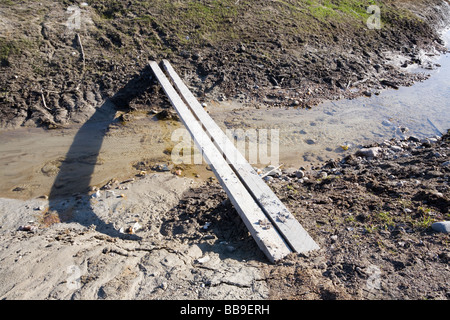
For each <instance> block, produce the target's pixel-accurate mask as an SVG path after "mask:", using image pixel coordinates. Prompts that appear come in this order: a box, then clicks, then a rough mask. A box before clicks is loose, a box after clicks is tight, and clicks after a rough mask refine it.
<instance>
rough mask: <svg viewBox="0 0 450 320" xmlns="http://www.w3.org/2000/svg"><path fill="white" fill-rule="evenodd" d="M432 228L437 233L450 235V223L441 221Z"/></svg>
mask: <svg viewBox="0 0 450 320" xmlns="http://www.w3.org/2000/svg"><path fill="white" fill-rule="evenodd" d="M431 228H432V229H433V230H434V231H436V232H442V233H450V221H439V222H435V223H433V224H432V225H431Z"/></svg>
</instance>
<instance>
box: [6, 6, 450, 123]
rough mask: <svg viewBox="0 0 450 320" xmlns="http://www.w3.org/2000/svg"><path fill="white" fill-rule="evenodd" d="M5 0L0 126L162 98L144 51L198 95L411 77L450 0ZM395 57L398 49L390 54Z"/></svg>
mask: <svg viewBox="0 0 450 320" xmlns="http://www.w3.org/2000/svg"><path fill="white" fill-rule="evenodd" d="M376 3H377V4H378V5H379V6H380V10H381V23H382V24H381V29H379V30H377V29H375V30H370V29H369V28H368V27H367V25H366V21H367V19H369V18H370V14H368V13H367V12H366V8H367V7H368V5H369V4H372V2H370V1H355V0H352V1H347V2H340V1H334V2H329V1H324V0H317V1H312V2H305V1H272V2H267V1H251V2H247V1H240V2H239V1H238V2H236V1H231V0H229V1H221V2H216V1H200V2H198V1H178V2H170V1H163V0H159V1H151V2H142V1H127V2H126V1H111V0H102V1H95V2H94V3H92V4H90V5H88V6H81V5H80V4H79V3H78V2H77V1H68V0H66V1H50V0H46V1H40V2H35V1H15V2H12V1H8V0H5V1H1V2H0V21H1V25H2V29H1V30H2V31H1V33H0V53H1V55H0V58H1V65H0V69H1V72H0V81H1V83H2V89H1V92H0V124H1V127H17V126H22V125H26V126H36V125H45V126H50V127H54V126H61V125H64V124H67V123H73V122H84V121H86V120H87V119H88V118H89V117H90V116H91V115H92V114H93V113H94V111H95V108H98V107H100V106H101V105H102V102H103V101H104V100H105V99H108V98H111V99H112V100H113V102H114V103H115V104H116V106H117V108H119V109H125V110H130V109H142V110H150V109H154V108H165V107H166V106H167V103H166V101H165V98H164V97H162V95H161V94H160V91H159V88H158V86H157V85H155V80H154V79H153V81H149V78H150V77H151V71H150V70H149V68H148V67H147V61H148V60H150V59H161V58H167V59H169V60H170V61H171V62H172V64H173V65H174V66H175V68H176V69H177V71H179V73H180V74H181V75H182V76H183V77H184V78H185V80H186V81H187V82H188V83H189V84H190V85H191V87H192V88H193V89H194V93H195V94H196V95H197V96H198V97H199V98H200V99H219V100H224V99H236V100H238V101H240V102H242V103H247V104H249V105H252V106H255V105H256V106H257V105H260V104H264V105H292V106H297V107H311V106H313V105H315V104H317V103H318V102H320V101H321V100H322V99H339V98H344V97H354V96H358V95H361V94H365V95H371V94H376V93H378V92H379V90H381V89H383V88H391V87H394V88H395V87H398V86H404V85H411V84H412V83H413V82H414V81H417V80H422V79H424V78H425V77H426V76H425V75H423V74H418V73H415V74H411V73H408V72H406V71H405V70H406V69H405V68H406V67H407V66H410V65H420V64H425V65H426V64H427V61H424V59H423V58H421V57H423V55H420V53H421V51H422V50H425V51H426V52H432V53H434V52H435V50H438V51H442V50H443V49H444V48H443V47H442V42H441V40H440V38H439V36H438V33H437V31H436V30H438V29H439V28H442V27H443V26H445V25H446V23H447V21H446V20H447V19H448V16H449V14H448V12H447V10H448V1H438V0H420V1H401V2H399V1H387V2H383V3H378V2H376ZM397 55H399V58H394V56H397Z"/></svg>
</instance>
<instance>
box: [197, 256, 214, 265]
mask: <svg viewBox="0 0 450 320" xmlns="http://www.w3.org/2000/svg"><path fill="white" fill-rule="evenodd" d="M209 260H211V258H210V257H209V256H204V257H202V258H199V259H197V260H195V262H197V263H199V264H204V263H207V262H208V261H209Z"/></svg>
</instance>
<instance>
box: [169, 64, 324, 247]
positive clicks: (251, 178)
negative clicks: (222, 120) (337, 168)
mask: <svg viewBox="0 0 450 320" xmlns="http://www.w3.org/2000/svg"><path fill="white" fill-rule="evenodd" d="M163 65H164V68H165V70H166V72H167V73H168V75H169V78H171V79H172V81H173V83H174V85H175V87H176V88H177V90H178V91H179V92H180V94H181V96H182V97H183V98H184V100H185V101H186V103H187V105H188V106H189V107H190V109H191V111H192V113H193V114H194V115H195V116H196V118H197V119H199V121H200V122H201V123H202V125H203V126H204V128H205V130H206V132H207V133H208V134H209V136H210V137H211V138H212V140H213V141H214V143H215V145H216V146H217V148H218V149H219V150H220V151H221V152H222V154H223V155H224V156H225V158H226V159H227V161H228V162H229V164H230V165H231V167H232V168H233V169H234V171H235V173H236V174H237V176H238V177H239V178H240V180H241V181H242V182H243V184H244V186H245V187H246V188H247V190H248V191H249V192H250V194H251V195H252V197H253V198H254V199H255V200H256V201H257V203H258V204H259V205H260V207H261V208H262V210H263V212H264V213H265V214H266V215H267V217H268V218H269V219H270V221H271V222H272V223H273V224H274V226H275V227H276V228H277V229H278V230H279V232H280V234H281V235H282V236H283V237H284V238H285V240H286V242H287V243H288V244H289V245H290V247H291V249H292V250H293V251H296V252H299V253H302V252H308V251H311V250H317V249H319V246H318V245H317V243H316V242H315V241H314V240H313V239H312V238H311V236H310V235H309V234H308V232H307V231H306V230H305V229H304V228H303V227H302V225H301V224H300V223H299V222H298V220H297V219H295V217H294V216H293V215H292V214H291V213H290V211H289V210H288V209H287V208H286V206H285V205H284V204H283V203H282V202H281V200H280V199H279V198H278V197H277V196H276V195H275V194H274V193H273V191H272V189H270V187H269V186H268V185H267V184H266V183H265V182H264V181H263V180H262V178H261V177H260V176H259V175H258V174H257V173H256V171H255V170H254V169H253V167H252V166H251V165H250V164H249V163H248V161H247V160H246V159H245V157H244V156H243V155H242V154H241V153H240V152H239V150H237V148H236V147H235V146H234V144H233V143H232V142H231V141H230V140H229V139H228V137H227V136H226V135H225V133H224V132H223V131H222V130H221V129H220V127H219V126H218V125H217V124H216V122H215V121H214V120H213V119H212V118H211V117H210V116H209V114H208V113H207V112H206V111H205V110H204V108H203V107H202V106H201V105H200V103H199V102H198V100H197V99H196V98H195V97H194V95H193V94H192V93H191V91H190V90H189V89H188V88H187V86H186V85H185V84H184V82H183V81H182V80H181V78H180V77H179V76H178V74H177V73H176V72H175V70H174V69H173V68H172V66H171V65H170V63H169V62H168V61H167V60H163Z"/></svg>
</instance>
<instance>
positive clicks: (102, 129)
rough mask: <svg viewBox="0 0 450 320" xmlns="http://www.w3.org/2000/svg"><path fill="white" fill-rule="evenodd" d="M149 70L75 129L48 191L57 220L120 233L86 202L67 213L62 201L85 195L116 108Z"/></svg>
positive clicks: (142, 86)
mask: <svg viewBox="0 0 450 320" xmlns="http://www.w3.org/2000/svg"><path fill="white" fill-rule="evenodd" d="M151 74H152V72H151V69H150V68H149V67H147V68H145V69H143V70H142V71H141V73H140V74H139V75H137V76H135V77H134V78H132V79H131V80H130V81H129V82H128V83H127V84H126V85H125V86H124V87H123V88H122V89H120V90H119V91H118V92H117V93H116V94H115V95H114V96H113V97H112V98H110V99H108V100H106V101H105V102H104V103H103V105H102V106H101V107H99V108H97V109H96V111H95V113H94V114H93V115H92V116H91V117H90V118H89V119H88V120H87V121H86V122H85V123H84V124H83V125H82V126H81V127H80V129H79V130H78V132H77V133H76V135H75V138H74V139H73V142H72V144H71V146H70V149H69V151H68V152H67V154H66V156H65V159H64V161H62V163H61V166H60V168H59V173H58V175H57V177H56V179H55V181H54V183H53V185H52V188H51V191H50V194H49V212H57V213H58V216H59V221H61V222H65V223H70V222H77V223H79V224H81V225H83V226H86V227H90V226H92V225H94V226H95V228H96V230H97V231H99V232H101V233H104V234H106V235H108V236H111V237H124V235H123V234H121V233H120V232H119V231H118V230H116V229H115V228H114V226H113V225H112V224H111V223H105V222H104V221H103V220H102V219H100V218H99V217H98V216H97V215H96V213H95V212H94V210H93V208H92V206H91V205H90V204H87V205H86V206H84V207H83V210H82V214H73V213H68V210H67V209H65V208H64V206H63V205H62V204H63V203H64V201H65V199H68V198H69V197H71V198H73V195H77V199H79V200H80V199H88V197H89V192H90V183H91V177H92V174H93V173H94V170H95V167H96V165H97V162H98V157H99V153H100V150H101V148H102V144H103V139H104V137H105V134H106V132H107V129H108V126H109V125H110V124H111V123H113V122H114V121H115V120H114V118H115V114H116V111H117V110H118V108H124V107H127V106H128V105H129V103H130V102H131V101H132V100H133V99H135V98H137V97H139V96H140V95H142V94H144V93H145V92H146V91H147V90H149V89H150V88H151V85H152V81H150V76H151ZM126 237H127V239H130V238H131V239H138V238H139V237H137V236H132V237H130V236H129V235H126Z"/></svg>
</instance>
